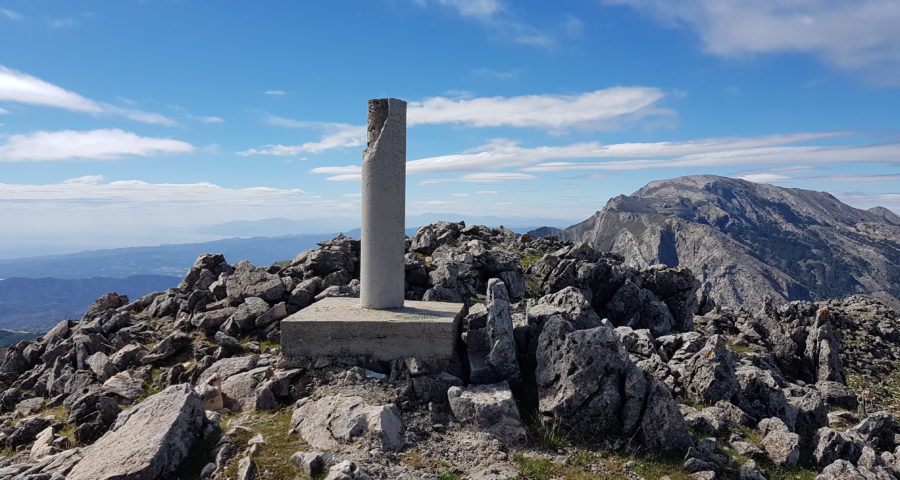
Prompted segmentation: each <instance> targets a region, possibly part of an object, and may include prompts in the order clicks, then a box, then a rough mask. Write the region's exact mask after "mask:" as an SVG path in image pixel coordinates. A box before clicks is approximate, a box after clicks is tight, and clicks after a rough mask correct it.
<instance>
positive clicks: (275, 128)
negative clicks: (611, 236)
mask: <svg viewBox="0 0 900 480" xmlns="http://www.w3.org/2000/svg"><path fill="white" fill-rule="evenodd" d="M897 25H900V1H898V0H849V1H844V0H752V1H751V0H683V1H679V2H671V1H667V0H567V1H554V2H548V1H544V0H521V1H515V2H514V1H512V0H341V1H338V0H335V1H329V2H293V1H267V2H236V1H218V2H204V1H199V0H143V1H138V0H119V1H112V0H106V1H95V0H83V1H78V2H72V1H65V0H46V1H45V0H0V258H14V257H19V256H26V255H38V254H55V253H66V252H73V251H80V250H88V249H96V248H110V247H122V246H136V245H157V244H162V243H182V242H193V241H203V240H211V239H214V238H218V237H220V236H221V234H217V233H215V232H219V233H221V229H218V230H217V227H216V226H217V225H220V224H223V223H227V222H233V221H260V220H265V219H272V218H279V219H291V220H299V222H294V223H292V224H291V225H292V227H291V228H293V229H296V231H295V232H284V233H321V232H328V231H336V230H340V229H350V228H354V227H357V226H358V225H359V220H358V217H359V202H360V198H359V190H360V183H359V171H360V160H361V153H362V150H363V149H364V147H365V146H364V143H365V122H366V102H367V100H368V99H370V98H384V97H395V98H400V99H403V100H406V101H407V102H408V112H407V117H408V138H407V175H408V177H407V216H408V217H409V218H410V219H411V223H414V221H415V219H416V218H422V217H421V216H422V215H425V214H431V215H432V216H435V215H436V216H438V217H445V218H447V219H454V220H455V219H476V220H477V219H479V218H484V217H496V218H498V219H502V220H503V221H504V222H506V224H512V225H520V226H525V225H530V224H531V222H533V221H535V220H538V219H539V220H540V221H541V223H542V224H543V223H555V226H566V225H570V224H573V223H576V222H579V221H581V220H584V219H585V218H587V217H589V216H590V215H592V214H593V213H594V212H595V211H597V210H600V209H602V208H603V205H604V204H605V203H606V202H607V200H609V199H610V198H611V197H614V196H616V195H620V194H630V193H632V192H634V191H635V190H637V189H639V188H640V187H641V186H643V185H645V184H646V183H648V182H650V181H653V180H659V179H665V178H672V177H678V176H682V175H694V174H715V175H725V176H730V177H735V178H743V179H746V180H750V181H754V182H767V183H773V184H776V185H779V186H784V187H792V188H804V189H812V190H823V191H828V192H830V193H832V194H833V195H835V196H836V197H837V198H839V199H840V200H842V201H844V202H846V203H848V204H850V205H853V206H855V207H859V208H869V207H872V206H876V205H882V206H885V207H888V208H891V209H892V210H893V211H895V212H898V213H900V28H897ZM410 226H414V225H410ZM534 226H538V225H534ZM233 234H235V235H237V234H240V232H235V233H233Z"/></svg>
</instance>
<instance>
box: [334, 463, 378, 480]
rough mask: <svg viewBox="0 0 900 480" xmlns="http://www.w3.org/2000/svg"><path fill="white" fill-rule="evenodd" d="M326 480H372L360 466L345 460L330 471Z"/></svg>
mask: <svg viewBox="0 0 900 480" xmlns="http://www.w3.org/2000/svg"><path fill="white" fill-rule="evenodd" d="M325 480H371V477H369V475H367V474H366V472H364V471H363V470H362V469H361V468H359V465H357V464H355V463H353V462H351V461H349V460H344V461H343V462H341V463H339V464H337V465H335V466H333V467H331V468H330V469H329V470H328V476H327V477H325Z"/></svg>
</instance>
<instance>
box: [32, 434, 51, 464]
mask: <svg viewBox="0 0 900 480" xmlns="http://www.w3.org/2000/svg"><path fill="white" fill-rule="evenodd" d="M53 439H54V436H53V427H47V428H45V429H44V430H42V431H41V433H39V434H38V435H37V438H35V439H34V443H33V444H32V445H31V450H30V452H29V454H28V458H30V459H32V460H40V459H42V458H44V457H46V456H47V455H51V454H53V452H54V451H55V449H54V448H53Z"/></svg>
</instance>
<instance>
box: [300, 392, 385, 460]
mask: <svg viewBox="0 0 900 480" xmlns="http://www.w3.org/2000/svg"><path fill="white" fill-rule="evenodd" d="M291 428H293V429H295V430H296V431H298V432H299V433H300V436H301V437H303V439H304V440H305V441H306V442H307V443H309V444H310V445H311V446H312V447H313V448H317V449H321V450H336V449H339V448H341V447H342V446H344V445H347V444H351V443H357V442H362V444H364V445H368V446H374V447H376V448H380V449H381V450H399V449H400V448H401V447H402V445H403V440H402V437H401V433H402V430H403V420H402V419H401V418H400V412H399V411H398V410H397V408H396V407H394V406H393V405H369V404H367V403H365V401H363V399H362V398H361V397H357V396H339V395H334V396H329V397H323V398H320V399H319V400H316V401H313V400H309V399H307V400H305V401H303V402H302V403H301V404H300V406H299V407H298V408H297V409H296V410H294V413H293V414H292V415H291Z"/></svg>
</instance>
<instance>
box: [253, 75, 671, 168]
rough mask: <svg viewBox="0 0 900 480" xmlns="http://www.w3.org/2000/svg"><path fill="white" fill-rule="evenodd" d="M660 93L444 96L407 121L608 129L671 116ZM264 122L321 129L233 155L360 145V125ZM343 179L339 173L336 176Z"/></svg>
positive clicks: (419, 105) (410, 112) (420, 105)
mask: <svg viewBox="0 0 900 480" xmlns="http://www.w3.org/2000/svg"><path fill="white" fill-rule="evenodd" d="M664 96H665V94H664V93H663V92H662V91H661V90H659V89H657V88H652V87H613V88H607V89H603V90H597V91H594V92H587V93H581V94H577V95H525V96H519V97H480V98H471V97H469V96H453V97H449V96H444V97H430V98H426V99H425V100H423V101H420V102H409V103H408V107H407V125H408V126H415V125H425V124H459V125H465V126H469V127H531V128H542V129H549V130H553V131H561V130H564V129H566V128H573V127H574V128H585V129H602V128H614V127H617V126H620V125H622V124H623V123H626V122H633V121H636V120H638V119H640V118H643V117H647V116H651V115H671V114H672V112H671V111H670V110H666V109H662V108H659V107H657V106H656V103H657V102H658V101H659V100H660V99H662V98H663V97H664ZM264 121H265V122H266V123H268V124H269V125H274V126H278V127H289V128H305V129H318V130H324V131H325V134H324V135H323V136H322V137H321V139H320V140H319V141H317V142H307V143H303V144H300V145H281V144H269V145H263V146H262V147H257V148H250V149H247V150H244V151H241V152H238V154H239V155H281V156H288V155H298V154H301V153H321V152H324V151H326V150H331V149H335V148H347V147H358V146H362V145H364V144H365V133H366V132H365V130H366V127H365V126H364V125H350V124H346V123H335V122H319V121H309V120H296V119H292V118H285V117H279V116H275V115H267V116H266V117H265V119H264ZM342 179H343V180H346V178H345V177H342Z"/></svg>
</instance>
